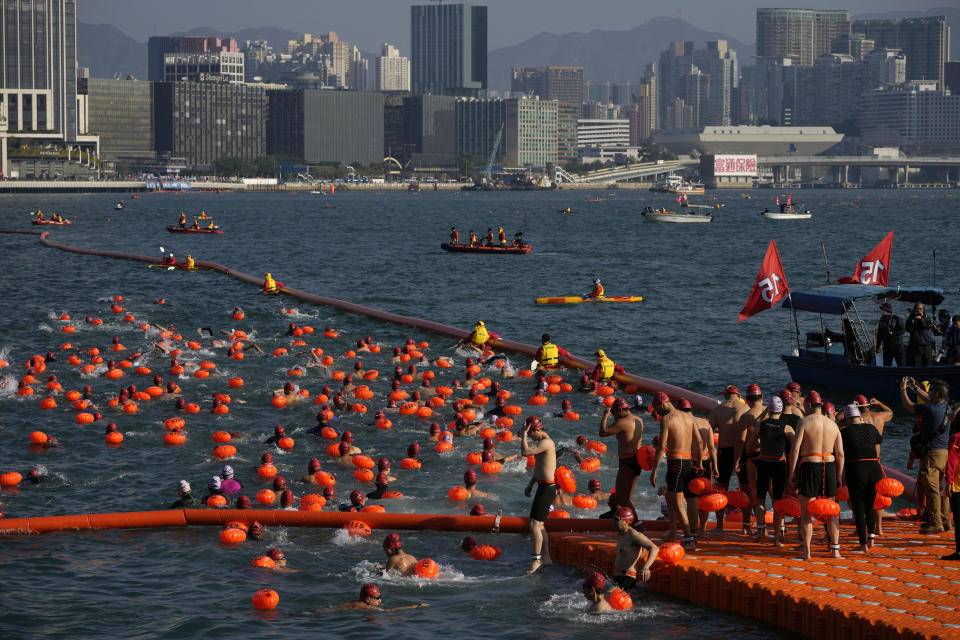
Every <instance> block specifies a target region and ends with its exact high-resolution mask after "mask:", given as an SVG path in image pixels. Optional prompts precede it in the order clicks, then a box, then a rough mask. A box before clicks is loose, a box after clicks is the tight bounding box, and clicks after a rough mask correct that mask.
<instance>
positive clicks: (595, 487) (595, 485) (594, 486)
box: [587, 478, 601, 491]
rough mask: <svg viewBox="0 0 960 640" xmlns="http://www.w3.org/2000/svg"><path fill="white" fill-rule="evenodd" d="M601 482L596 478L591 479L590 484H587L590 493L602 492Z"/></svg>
mask: <svg viewBox="0 0 960 640" xmlns="http://www.w3.org/2000/svg"><path fill="white" fill-rule="evenodd" d="M600 486H601V485H600V481H599V480H597V479H596V478H591V479H590V482H588V483H587V489H589V490H590V491H600Z"/></svg>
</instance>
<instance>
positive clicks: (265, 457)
mask: <svg viewBox="0 0 960 640" xmlns="http://www.w3.org/2000/svg"><path fill="white" fill-rule="evenodd" d="M271 462H273V456H272V455H270V454H269V453H265V454H263V455H262V456H260V464H270V463H271Z"/></svg>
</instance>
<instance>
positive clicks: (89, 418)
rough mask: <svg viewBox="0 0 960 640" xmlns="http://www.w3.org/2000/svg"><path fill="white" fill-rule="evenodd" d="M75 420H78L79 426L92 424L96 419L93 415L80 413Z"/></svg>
mask: <svg viewBox="0 0 960 640" xmlns="http://www.w3.org/2000/svg"><path fill="white" fill-rule="evenodd" d="M73 419H74V420H76V422H77V424H90V423H91V422H93V419H94V418H93V414H92V413H78V414H77V415H75V416H74V417H73Z"/></svg>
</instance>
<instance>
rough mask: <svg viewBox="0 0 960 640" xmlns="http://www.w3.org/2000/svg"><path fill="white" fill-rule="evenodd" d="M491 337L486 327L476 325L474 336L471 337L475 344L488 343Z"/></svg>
mask: <svg viewBox="0 0 960 640" xmlns="http://www.w3.org/2000/svg"><path fill="white" fill-rule="evenodd" d="M489 339H490V334H489V333H487V328H486V327H474V329H473V336H472V337H471V338H470V341H471V342H473V344H486V342H487V340H489Z"/></svg>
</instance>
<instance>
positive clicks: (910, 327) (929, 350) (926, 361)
mask: <svg viewBox="0 0 960 640" xmlns="http://www.w3.org/2000/svg"><path fill="white" fill-rule="evenodd" d="M906 330H907V333H909V334H910V341H909V342H908V343H907V366H915V367H929V366H930V365H932V364H933V346H934V342H935V339H934V337H933V334H934V333H940V329H939V328H937V325H936V323H934V321H933V320H932V319H931V318H930V316H928V315H927V314H926V311H924V307H923V303H922V302H918V303H916V304H915V305H913V309H912V310H911V311H910V317H909V318H907V324H906Z"/></svg>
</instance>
